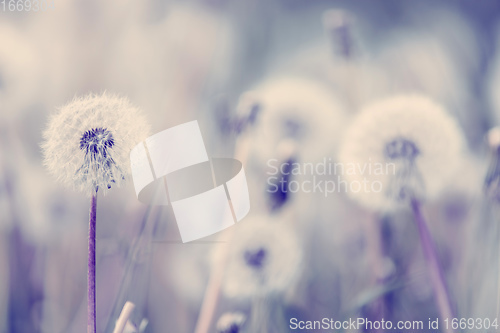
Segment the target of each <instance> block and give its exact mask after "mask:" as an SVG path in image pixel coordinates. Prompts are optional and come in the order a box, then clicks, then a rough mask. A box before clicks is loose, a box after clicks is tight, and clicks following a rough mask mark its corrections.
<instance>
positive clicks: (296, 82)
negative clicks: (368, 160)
mask: <svg viewBox="0 0 500 333" xmlns="http://www.w3.org/2000/svg"><path fill="white" fill-rule="evenodd" d="M253 96H255V98H256V102H257V103H259V105H260V107H261V109H260V111H259V116H258V118H257V123H256V129H255V133H254V140H252V141H253V145H252V147H253V149H252V150H253V152H254V153H255V154H257V155H258V156H260V157H261V158H263V159H269V158H273V157H276V156H275V154H276V151H275V150H276V147H277V144H278V142H280V141H282V140H283V139H292V140H294V141H295V142H296V144H297V150H298V152H300V156H301V157H302V158H303V159H304V160H306V161H311V162H313V161H315V160H319V159H322V158H323V157H325V156H329V155H331V154H330V152H331V151H332V150H334V149H335V148H336V147H337V146H338V143H339V141H340V136H341V133H342V128H343V125H344V124H345V120H346V113H345V110H344V107H343V106H342V104H341V103H340V101H339V100H338V99H337V98H336V95H335V91H334V90H333V89H332V90H330V89H328V87H327V86H326V85H323V84H322V83H319V82H317V81H314V80H311V79H307V78H301V77H293V76H290V77H279V78H273V79H270V80H269V81H266V82H264V83H263V84H262V85H260V86H259V87H258V88H257V89H256V90H255V91H254V93H253ZM247 103H248V102H247Z"/></svg>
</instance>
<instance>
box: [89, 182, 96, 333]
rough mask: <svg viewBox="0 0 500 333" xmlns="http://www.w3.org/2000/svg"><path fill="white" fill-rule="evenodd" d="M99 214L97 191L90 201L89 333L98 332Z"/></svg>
mask: <svg viewBox="0 0 500 333" xmlns="http://www.w3.org/2000/svg"><path fill="white" fill-rule="evenodd" d="M96 213H97V190H96V191H95V193H94V194H93V195H92V199H91V200H90V216H89V252H88V266H87V333H95V332H96V315H95V310H96V303H95V230H96V215H97V214H96Z"/></svg>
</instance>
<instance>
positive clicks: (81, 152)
mask: <svg viewBox="0 0 500 333" xmlns="http://www.w3.org/2000/svg"><path fill="white" fill-rule="evenodd" d="M148 135H149V125H148V123H147V121H146V119H145V118H144V116H143V115H142V113H141V112H140V110H139V109H137V108H135V107H134V106H132V105H131V103H130V102H129V101H128V100H127V99H126V98H123V97H119V96H115V95H111V94H107V93H104V94H102V95H92V94H91V95H88V96H85V97H80V98H75V99H74V100H73V101H71V102H70V103H68V104H67V105H65V106H63V107H61V108H60V109H59V111H58V112H57V113H56V114H54V115H53V116H52V117H51V119H50V121H49V124H48V127H47V129H46V130H45V132H44V133H43V136H44V139H45V140H44V142H43V144H42V149H43V154H44V163H45V165H46V166H47V168H48V170H49V171H50V172H51V173H52V174H53V175H55V176H56V177H57V178H58V179H59V180H60V181H61V182H62V183H64V184H65V185H67V186H69V187H72V188H74V189H76V190H79V191H81V192H85V193H87V194H92V193H95V191H96V190H98V189H99V190H108V189H110V188H111V187H113V186H120V185H121V184H122V183H123V181H124V180H125V178H126V176H127V175H128V173H129V168H130V167H129V153H130V150H131V149H132V148H133V147H134V146H135V145H136V144H137V143H138V142H141V141H142V140H144V139H145V138H146V137H147V136H148Z"/></svg>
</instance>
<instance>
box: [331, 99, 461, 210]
mask: <svg viewBox="0 0 500 333" xmlns="http://www.w3.org/2000/svg"><path fill="white" fill-rule="evenodd" d="M464 141H465V140H464V138H463V135H462V133H461V131H460V129H459V127H458V125H457V123H456V122H455V120H454V119H453V118H452V117H451V116H450V115H449V114H447V112H446V111H445V110H444V109H443V108H441V107H440V106H439V105H438V104H436V103H434V102H433V101H432V100H430V99H428V98H426V97H424V96H420V95H401V96H396V97H391V98H387V99H384V100H381V101H378V102H374V103H372V104H370V105H368V106H367V107H366V108H365V109H364V110H363V111H362V112H361V113H360V114H359V115H358V117H357V118H356V119H355V120H354V121H353V123H352V125H351V126H350V128H349V129H348V130H347V132H346V135H345V137H344V141H343V144H342V147H341V149H340V156H339V159H340V161H341V163H342V166H343V167H344V170H343V171H342V173H343V176H344V179H345V180H347V183H348V186H349V184H353V183H356V184H360V183H361V184H363V182H364V181H365V180H366V181H367V184H368V190H365V188H364V187H361V190H359V191H358V190H357V189H358V187H357V186H356V187H355V188H354V190H351V189H350V188H348V190H347V192H348V194H349V196H351V197H352V198H353V199H355V200H357V201H358V202H359V203H361V204H362V205H364V206H366V207H368V208H371V209H376V210H387V209H393V208H396V207H398V206H400V205H401V204H403V203H407V199H408V198H409V196H408V194H410V195H413V196H416V197H419V198H420V199H425V198H427V199H434V198H436V197H437V196H438V195H439V194H440V193H441V191H442V190H443V189H444V188H445V187H446V185H448V184H449V183H450V181H451V180H452V178H453V177H454V176H455V175H456V173H455V172H454V170H455V168H456V167H457V165H459V164H460V162H461V159H462V153H463V150H464V145H465V143H464ZM363 168H364V169H363ZM370 168H371V169H370ZM372 184H379V185H380V186H378V185H377V186H376V187H374V189H375V190H372V188H371V187H370V186H371V185H372ZM379 188H380V190H379ZM408 191H409V193H408Z"/></svg>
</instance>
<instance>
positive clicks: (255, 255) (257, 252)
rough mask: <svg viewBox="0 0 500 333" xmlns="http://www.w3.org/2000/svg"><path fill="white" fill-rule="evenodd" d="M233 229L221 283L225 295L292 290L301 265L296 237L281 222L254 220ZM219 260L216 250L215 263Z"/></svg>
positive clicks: (241, 295)
mask: <svg viewBox="0 0 500 333" xmlns="http://www.w3.org/2000/svg"><path fill="white" fill-rule="evenodd" d="M234 228H235V234H234V238H233V241H232V242H231V244H230V245H229V247H230V248H229V249H228V253H229V254H228V256H229V257H228V259H227V260H228V261H227V268H226V272H225V276H224V281H223V284H222V290H223V292H224V293H225V294H226V296H228V297H232V298H233V297H234V298H249V297H253V296H257V295H268V294H280V293H283V292H285V291H286V290H287V289H288V288H289V287H291V285H292V284H293V283H294V282H295V281H296V279H297V278H298V276H299V275H300V270H301V266H302V252H301V249H300V244H299V242H298V239H297V238H296V236H295V234H294V233H293V232H292V231H291V230H290V229H289V228H287V227H286V226H285V225H283V224H281V223H270V222H267V221H261V220H259V219H257V218H254V219H249V220H247V221H245V222H244V223H241V224H238V225H236V226H235V227H234ZM220 250H221V251H222V249H220ZM220 257H222V256H220V253H219V252H218V251H217V250H216V252H215V258H214V259H215V261H216V262H217V260H218V259H219V258H220Z"/></svg>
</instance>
